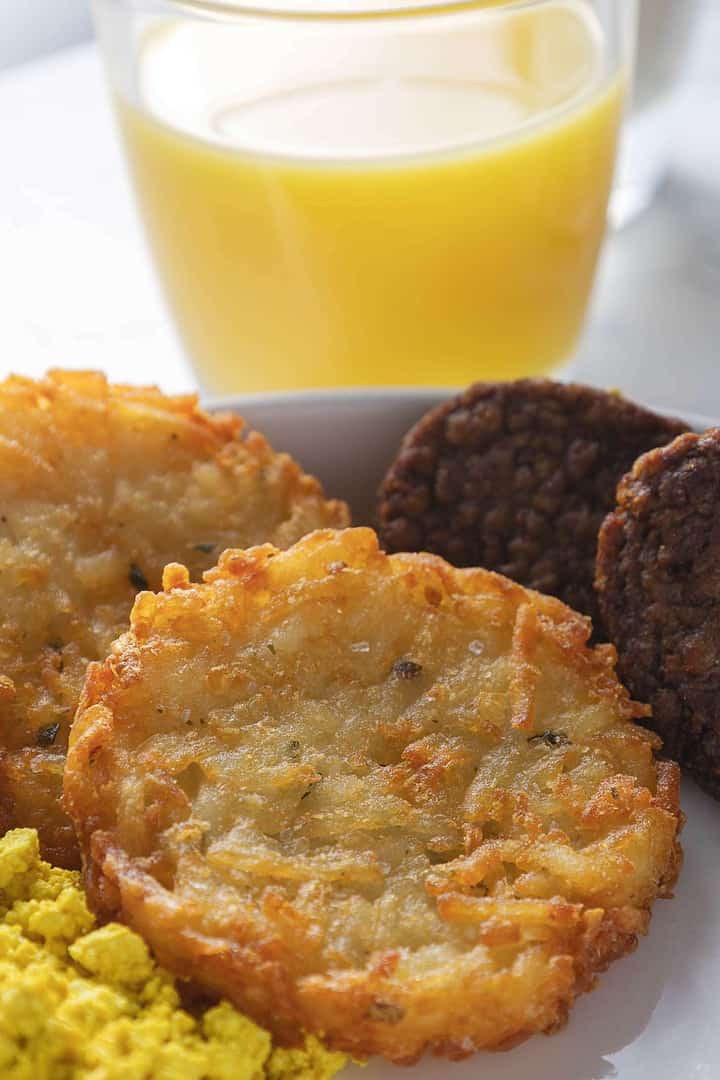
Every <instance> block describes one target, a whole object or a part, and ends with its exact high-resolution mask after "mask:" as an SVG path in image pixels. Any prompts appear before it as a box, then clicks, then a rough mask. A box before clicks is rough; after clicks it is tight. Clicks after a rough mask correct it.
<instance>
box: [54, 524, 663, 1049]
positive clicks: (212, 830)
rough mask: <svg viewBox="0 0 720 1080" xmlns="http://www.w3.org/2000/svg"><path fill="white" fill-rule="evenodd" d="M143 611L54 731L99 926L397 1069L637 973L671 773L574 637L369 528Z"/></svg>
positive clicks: (238, 567) (540, 605)
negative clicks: (401, 551) (634, 966)
mask: <svg viewBox="0 0 720 1080" xmlns="http://www.w3.org/2000/svg"><path fill="white" fill-rule="evenodd" d="M164 587H165V591H164V592H163V593H162V594H160V595H153V594H151V593H143V594H142V595H141V596H139V597H138V599H137V601H136V603H135V606H134V608H133V613H132V618H131V630H130V632H129V633H128V634H126V635H125V636H124V637H122V638H121V639H120V640H119V641H118V642H116V644H115V646H114V647H113V650H112V653H111V655H110V657H109V658H108V660H106V661H105V663H103V664H96V665H93V666H92V667H91V669H90V672H89V675H88V681H87V683H86V687H85V691H84V694H83V698H82V701H81V705H80V708H79V710H78V716H77V720H76V722H75V725H74V727H73V731H72V735H71V743H70V751H69V755H68V763H67V769H66V774H65V792H66V798H67V801H68V806H69V808H70V812H71V813H72V816H73V818H74V820H75V823H76V825H77V827H78V830H79V835H80V837H81V842H82V847H83V853H84V867H85V885H86V888H87V891H88V896H89V900H90V903H91V904H92V906H93V907H94V909H95V910H96V911H97V912H98V913H99V914H100V916H101V917H102V918H106V919H115V918H120V919H122V920H124V921H125V922H127V923H128V924H129V925H131V926H132V927H134V928H135V929H136V930H138V931H139V932H140V933H141V934H142V935H143V936H144V937H145V939H146V940H147V941H148V943H149V944H150V945H151V947H152V948H153V949H154V951H155V953H156V954H157V956H158V958H159V960H160V961H161V962H162V963H163V964H165V965H167V966H168V967H169V968H171V969H172V970H173V971H176V972H178V973H179V974H182V975H183V976H186V977H189V978H191V979H192V980H194V982H195V983H196V984H198V985H199V986H200V987H201V988H202V989H204V990H205V991H206V992H208V993H210V994H218V995H221V996H224V997H227V998H229V999H230V1000H231V1001H232V1002H233V1003H234V1004H235V1005H237V1006H239V1007H240V1008H241V1009H243V1010H244V1011H246V1012H248V1013H250V1014H251V1015H252V1016H253V1017H254V1018H255V1019H256V1020H258V1021H259V1022H260V1023H262V1024H263V1025H266V1026H267V1027H269V1028H270V1029H271V1030H272V1031H273V1032H274V1034H275V1036H276V1037H278V1038H279V1039H281V1040H283V1041H285V1042H290V1043H293V1042H295V1043H296V1042H298V1041H299V1040H300V1038H301V1034H302V1032H303V1031H309V1032H315V1033H322V1034H323V1037H324V1038H325V1040H326V1041H327V1042H328V1043H329V1045H330V1046H332V1047H334V1048H337V1049H343V1050H346V1051H349V1052H350V1053H352V1054H354V1055H361V1056H362V1055H366V1054H383V1055H385V1056H386V1057H387V1058H389V1059H390V1060H393V1061H399V1062H409V1061H412V1060H415V1059H417V1058H418V1057H419V1055H420V1054H421V1053H422V1052H423V1051H424V1050H426V1049H432V1050H434V1051H435V1052H436V1053H438V1054H441V1055H444V1056H447V1057H463V1056H466V1055H468V1054H470V1053H472V1052H473V1051H474V1050H477V1049H481V1048H504V1047H506V1046H508V1045H511V1044H512V1043H514V1042H516V1041H518V1040H520V1039H523V1038H526V1037H527V1036H529V1035H531V1034H533V1033H534V1032H536V1031H544V1030H550V1029H552V1028H554V1027H555V1026H557V1025H558V1024H560V1023H562V1022H563V1020H564V1019H565V1017H566V1014H567V1011H568V1009H569V1007H570V1005H571V1004H572V1001H573V999H574V998H575V996H576V995H577V994H579V993H580V992H582V991H583V990H587V989H589V988H590V987H591V986H592V984H593V979H594V974H595V972H597V971H601V970H602V969H604V968H605V967H606V966H607V964H608V963H609V962H610V961H611V960H613V959H615V958H616V957H619V956H621V955H623V954H624V953H625V952H627V951H628V950H630V949H632V948H633V946H634V945H635V943H636V939H637V935H638V934H640V933H643V932H644V931H645V929H646V926H647V922H648V918H649V911H650V907H651V904H652V902H653V900H654V899H655V898H656V897H657V896H658V895H665V894H666V893H667V892H668V890H669V888H670V887H671V885H672V883H673V881H674V879H675V876H676V873H677V869H678V864H679V847H678V844H677V832H678V824H679V811H678V801H677V799H678V791H677V788H678V770H677V766H675V765H674V764H671V763H657V762H656V761H655V757H654V750H655V749H656V748H657V747H658V746H659V739H658V738H657V736H655V735H654V734H653V733H651V732H649V731H647V730H646V729H644V728H642V727H639V726H637V725H636V724H634V723H633V722H632V721H633V719H634V718H635V717H637V716H640V715H644V713H645V711H646V710H645V709H644V707H643V706H639V705H636V704H634V703H633V702H632V701H631V700H630V698H629V696H628V694H627V692H626V691H625V689H624V688H623V687H622V686H621V685H620V684H619V682H618V681H617V679H616V677H615V674H614V669H613V664H614V657H615V653H614V649H613V648H612V646H600V647H598V648H596V649H594V650H593V649H589V648H588V647H587V646H586V639H587V636H588V630H589V623H588V620H587V619H584V618H582V617H580V616H578V615H576V614H575V613H574V612H572V611H570V610H569V609H568V608H566V607H565V606H564V605H563V604H561V603H560V602H559V601H558V600H555V599H553V598H551V597H544V596H540V595H539V594H537V593H533V592H529V591H527V590H525V589H523V588H522V587H521V586H519V585H516V584H515V583H514V582H510V581H508V580H506V579H505V578H502V577H500V576H499V575H496V574H492V573H489V572H487V571H484V570H456V569H454V568H452V567H451V566H449V565H448V564H447V563H445V562H444V561H443V560H441V559H439V558H437V557H435V556H429V555H395V556H391V557H388V556H387V555H385V554H383V553H382V552H381V551H380V550H379V548H378V542H377V538H376V536H375V534H374V533H373V532H372V531H371V530H369V529H355V530H347V531H345V532H339V533H338V532H332V531H323V532H317V533H313V534H311V535H310V536H308V537H306V538H304V539H303V540H301V541H300V542H299V543H298V544H296V545H295V546H294V547H292V548H291V549H290V550H289V551H287V552H279V551H278V550H277V549H276V548H273V547H271V546H264V547H260V548H254V549H251V550H249V551H228V552H226V553H225V554H224V555H223V556H222V558H221V560H220V564H219V566H218V567H217V568H216V569H213V570H211V571H209V572H208V573H206V574H205V584H203V585H193V584H191V583H190V580H189V575H188V573H187V570H186V569H185V568H184V567H182V566H178V565H176V566H170V567H168V568H167V570H166V571H165V576H164Z"/></svg>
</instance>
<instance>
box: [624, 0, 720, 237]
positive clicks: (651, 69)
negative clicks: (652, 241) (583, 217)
mask: <svg viewBox="0 0 720 1080" xmlns="http://www.w3.org/2000/svg"><path fill="white" fill-rule="evenodd" d="M702 6H703V0H640V5H639V11H638V28H637V58H636V63H635V78H634V86H633V91H632V105H631V108H630V111H629V115H628V122H627V124H626V125H625V130H624V133H623V138H622V146H621V152H620V163H619V168H618V173H617V177H616V182H615V188H614V191H613V195H612V201H611V206H610V211H611V219H612V222H613V224H614V225H616V226H618V227H622V226H623V225H626V224H628V223H629V222H630V221H632V220H633V219H634V218H635V217H637V215H638V214H640V213H642V211H643V210H645V209H646V208H647V207H648V206H649V205H650V203H651V202H652V200H653V198H654V196H655V193H656V191H657V189H658V188H659V186H660V184H661V183H662V181H663V179H664V177H665V174H666V173H667V170H668V167H669V164H670V155H671V150H672V143H673V134H674V133H675V131H676V130H677V124H678V122H679V120H680V105H681V102H682V93H681V91H682V86H683V77H684V75H685V70H686V67H687V61H688V56H689V52H690V42H691V38H692V32H693V28H694V26H695V23H696V19H697V16H698V14H699V12H700V9H701V7H702Z"/></svg>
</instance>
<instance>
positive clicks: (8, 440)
mask: <svg viewBox="0 0 720 1080" xmlns="http://www.w3.org/2000/svg"><path fill="white" fill-rule="evenodd" d="M347 520H348V518H347V512H346V509H345V507H344V505H342V504H340V503H337V502H328V501H327V500H326V499H325V498H324V496H323V493H322V491H321V489H320V486H319V484H318V483H317V482H316V481H315V480H314V479H312V478H311V477H309V476H305V475H304V474H303V473H302V472H301V471H300V469H299V468H298V466H297V465H296V464H295V462H293V461H292V460H291V459H290V458H289V457H287V456H286V455H284V454H276V453H274V452H273V451H272V449H271V448H270V447H269V446H268V444H267V443H266V442H265V440H264V439H263V438H262V437H261V436H260V435H257V434H255V433H250V434H246V433H245V431H244V430H243V422H242V421H241V420H240V419H238V418H237V417H233V416H228V415H226V416H215V417H210V416H208V415H207V414H205V413H204V412H202V411H201V410H200V409H199V408H198V406H197V402H196V400H195V398H194V397H177V398H170V397H166V396H164V395H163V394H161V393H160V392H159V391H158V390H155V389H148V388H144V389H140V388H133V387H127V386H109V385H108V383H107V381H106V380H105V378H104V377H103V376H102V375H99V374H94V373H91V372H51V373H50V374H49V375H48V376H47V377H46V378H45V379H43V380H40V381H38V382H35V381H33V380H31V379H24V378H10V379H8V380H7V381H5V382H3V383H1V384H0V614H1V619H0V833H2V832H4V831H5V830H6V829H10V828H14V827H18V826H30V827H32V828H36V829H37V830H38V832H39V833H40V838H41V845H42V853H43V856H44V858H46V859H48V860H50V861H52V862H53V863H55V864H56V865H60V866H70V867H72V866H76V865H78V850H77V844H76V840H75V837H74V834H73V830H72V826H71V823H70V820H69V818H68V817H67V816H66V815H65V813H64V811H63V809H62V806H61V803H60V798H61V793H62V770H63V764H64V759H65V749H66V747H67V738H68V732H69V729H70V723H71V720H72V717H73V714H74V712H75V708H76V706H77V702H78V698H79V695H80V689H81V687H82V684H83V680H84V678H85V670H86V667H87V664H88V661H90V660H98V659H102V658H103V657H104V656H105V655H106V654H107V652H108V649H109V648H110V644H111V642H112V641H113V639H114V638H116V637H117V636H118V634H120V633H122V632H123V630H125V629H126V628H127V621H128V616H129V613H130V608H131V607H132V604H133V601H134V599H135V597H136V595H137V593H138V592H139V591H141V590H142V589H147V588H158V587H159V586H160V580H161V574H162V569H163V567H164V566H165V564H166V563H168V562H171V561H173V560H175V559H183V560H184V561H185V562H186V563H187V565H188V567H189V569H190V572H191V574H192V575H193V577H195V578H197V577H198V576H199V575H200V574H201V573H202V571H203V570H206V569H207V568H208V567H209V566H212V565H213V564H214V563H215V562H216V561H217V559H218V556H219V555H220V552H221V551H222V550H223V549H224V548H225V547H229V546H230V545H237V544H252V543H260V542H262V541H264V540H272V542H273V543H275V544H277V545H278V546H281V547H283V546H287V545H289V544H291V543H292V542H293V541H294V540H297V539H298V538H299V537H300V536H302V535H303V534H304V533H306V532H308V531H310V530H312V529H315V528H318V527H319V526H323V525H343V524H346V523H347Z"/></svg>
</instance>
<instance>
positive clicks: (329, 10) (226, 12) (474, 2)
mask: <svg viewBox="0 0 720 1080" xmlns="http://www.w3.org/2000/svg"><path fill="white" fill-rule="evenodd" d="M114 2H119V3H121V4H123V3H129V4H130V6H133V4H134V3H135V2H137V0H114ZM558 3H560V4H565V5H568V6H571V7H573V6H575V4H577V3H578V0H350V2H349V4H348V6H345V7H343V6H342V5H341V3H339V2H338V0H320V2H319V3H314V4H313V6H312V7H311V6H310V3H309V2H308V0H160V2H159V4H158V6H159V7H161V8H168V9H171V10H175V11H178V12H181V13H184V14H187V15H192V14H196V15H199V16H205V17H207V16H210V17H212V16H216V17H225V18H227V17H228V16H229V17H232V18H252V19H266V20H273V21H275V20H278V21H288V22H293V21H301V22H308V23H314V22H319V23H322V22H373V21H391V20H401V19H419V18H420V19H426V18H431V17H447V16H451V15H462V14H468V13H471V12H481V11H486V12H488V13H492V12H500V11H508V10H513V11H514V10H518V9H523V8H534V7H542V6H543V5H545V4H558Z"/></svg>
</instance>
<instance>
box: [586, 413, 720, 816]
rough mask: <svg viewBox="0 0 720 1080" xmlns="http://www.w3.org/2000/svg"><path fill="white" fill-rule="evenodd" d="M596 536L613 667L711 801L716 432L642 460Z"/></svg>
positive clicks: (718, 763) (719, 564) (719, 614)
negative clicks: (616, 656) (615, 655)
mask: <svg viewBox="0 0 720 1080" xmlns="http://www.w3.org/2000/svg"><path fill="white" fill-rule="evenodd" d="M617 499H618V505H617V509H616V510H615V511H614V512H613V513H612V514H610V515H609V516H608V517H607V519H606V520H605V523H604V525H603V527H602V529H601V531H600V540H599V546H598V567H597V587H598V592H599V597H600V604H601V607H602V611H603V615H604V618H605V622H606V625H607V627H608V629H609V631H610V634H611V637H612V640H613V641H614V642H615V644H616V645H617V648H618V652H619V658H620V662H619V669H620V672H621V674H622V677H623V680H624V681H625V684H626V685H627V686H628V687H629V688H630V691H631V692H632V693H633V694H637V695H639V696H640V697H641V698H642V700H643V701H648V702H649V703H650V704H651V705H652V718H651V719H649V720H648V721H647V722H648V723H649V724H650V725H651V726H652V727H653V728H654V729H655V731H657V732H658V733H659V734H660V735H661V736H662V739H663V743H664V746H665V750H666V751H667V753H668V754H670V755H672V757H674V758H676V759H677V760H678V761H679V762H680V764H681V765H683V766H685V767H686V768H687V769H689V770H690V771H691V772H692V773H693V775H694V776H695V778H696V779H697V780H698V782H699V783H700V784H701V785H702V787H704V788H705V790H706V791H708V792H710V794H711V795H714V796H715V798H720V710H719V704H720V668H719V666H718V656H719V650H720V429H718V428H716V429H714V430H712V431H708V432H707V433H706V434H704V435H693V434H688V435H683V436H682V437H681V438H679V439H676V440H675V441H674V442H673V443H671V444H670V446H668V447H665V448H664V449H662V450H655V451H653V452H652V453H649V454H645V455H644V457H641V458H640V459H639V460H638V461H637V462H636V464H635V466H634V468H633V470H632V472H631V473H630V474H629V475H628V476H626V477H625V478H624V480H623V481H622V483H621V484H620V486H619V488H618V496H617Z"/></svg>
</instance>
